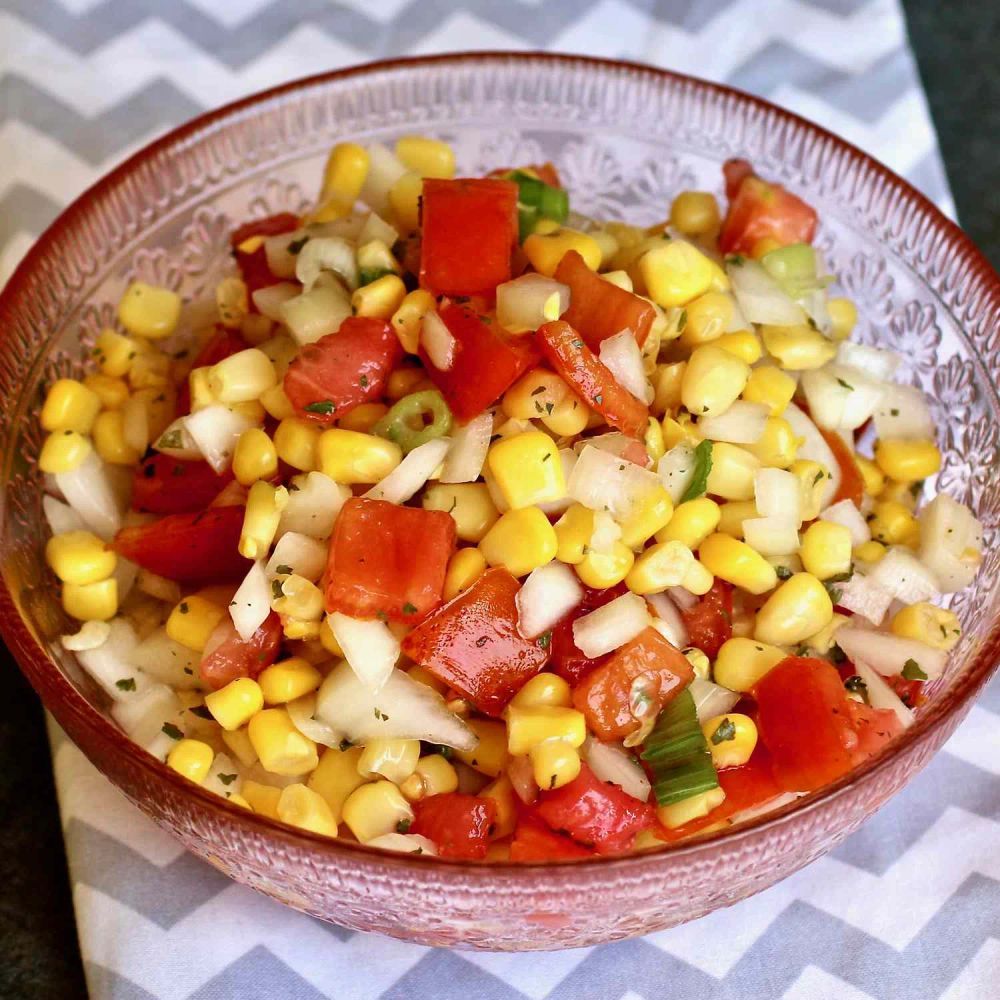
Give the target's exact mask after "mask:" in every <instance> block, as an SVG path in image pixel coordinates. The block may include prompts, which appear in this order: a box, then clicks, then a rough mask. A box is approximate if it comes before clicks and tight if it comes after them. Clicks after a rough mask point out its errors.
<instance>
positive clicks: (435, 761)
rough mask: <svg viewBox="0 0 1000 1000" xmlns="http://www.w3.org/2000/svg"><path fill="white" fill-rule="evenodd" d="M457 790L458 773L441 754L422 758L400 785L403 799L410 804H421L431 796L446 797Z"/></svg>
mask: <svg viewBox="0 0 1000 1000" xmlns="http://www.w3.org/2000/svg"><path fill="white" fill-rule="evenodd" d="M418 747H419V744H418ZM457 788H458V772H457V771H456V770H455V768H454V767H452V765H451V762H450V761H448V760H447V759H446V758H445V757H443V756H442V755H441V754H439V753H432V754H428V755H427V756H426V757H421V758H420V760H418V761H417V765H416V767H415V768H414V769H413V773H412V774H411V775H410V776H409V777H408V778H406V779H405V780H403V781H402V782H400V783H399V790H400V791H401V792H402V793H403V797H404V798H405V799H407V800H408V801H410V802H419V801H420V799H426V798H429V797H430V796H431V795H446V794H447V793H448V792H454V791H455V790H456V789H457Z"/></svg>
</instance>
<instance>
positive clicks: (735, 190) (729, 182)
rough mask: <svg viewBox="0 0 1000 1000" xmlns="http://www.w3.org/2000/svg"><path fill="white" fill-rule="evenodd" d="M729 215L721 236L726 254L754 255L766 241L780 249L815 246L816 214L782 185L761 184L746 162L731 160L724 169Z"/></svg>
mask: <svg viewBox="0 0 1000 1000" xmlns="http://www.w3.org/2000/svg"><path fill="white" fill-rule="evenodd" d="M722 169H723V173H724V175H725V178H726V195H727V196H728V198H729V211H728V212H727V213H726V218H725V220H724V221H723V223H722V231H721V232H720V233H719V249H720V250H721V251H722V253H723V254H730V253H742V254H748V255H752V254H753V253H754V249H755V247H757V245H758V244H759V243H760V242H761V240H764V239H773V240H776V241H777V242H778V243H779V244H780V245H781V246H789V245H790V244H792V243H812V240H813V236H815V234H816V211H815V209H813V208H812V207H811V206H809V205H807V204H806V203H805V202H804V201H803V200H802V199H801V198H799V197H797V196H796V195H794V194H792V193H791V192H790V191H786V190H785V189H784V188H783V187H782V186H781V185H780V184H771V183H768V182H767V181H764V180H761V178H759V177H758V176H757V175H756V174H755V173H754V172H753V167H752V166H751V165H750V164H749V163H747V161H746V160H729V161H728V162H727V163H726V164H725V166H724V167H723V168H722Z"/></svg>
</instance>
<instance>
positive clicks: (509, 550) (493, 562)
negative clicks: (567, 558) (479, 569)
mask: <svg viewBox="0 0 1000 1000" xmlns="http://www.w3.org/2000/svg"><path fill="white" fill-rule="evenodd" d="M555 461H557V462H558V461H559V459H558V457H557V458H556V459H555ZM558 547H559V542H558V539H557V538H556V532H555V529H554V528H553V527H552V525H551V524H549V519H548V518H547V517H546V516H545V515H544V514H543V513H542V512H541V511H540V510H539V509H538V508H537V507H522V508H520V509H519V510H509V511H507V512H506V513H504V514H501V515H500V518H499V520H498V521H497V523H496V524H494V525H493V527H492V528H490V530H489V531H487V532H486V534H485V535H484V536H483V540H482V541H481V542H480V543H479V551H480V552H482V554H483V557H484V558H485V559H486V562H487V563H489V565H490V566H503V567H504V568H505V569H507V570H508V571H509V572H510V573H513V574H514V576H527V575H528V574H529V573H530V572H531V571H532V570H533V569H537V568H538V567H539V566H544V565H545V564H546V563H547V562H551V561H552V560H553V559H554V558H555V555H556V550H557V549H558Z"/></svg>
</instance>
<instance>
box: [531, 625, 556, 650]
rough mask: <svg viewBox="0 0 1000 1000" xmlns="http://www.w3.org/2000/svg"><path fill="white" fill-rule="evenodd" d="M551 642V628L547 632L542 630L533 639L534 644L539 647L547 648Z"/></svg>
mask: <svg viewBox="0 0 1000 1000" xmlns="http://www.w3.org/2000/svg"><path fill="white" fill-rule="evenodd" d="M551 644H552V630H551V629H550V630H549V631H548V632H543V633H542V634H541V635H540V636H539V637H538V638H537V639H536V640H535V645H536V646H537V647H538V648H539V649H548V648H549V646H550V645H551Z"/></svg>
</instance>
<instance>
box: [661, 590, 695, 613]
mask: <svg viewBox="0 0 1000 1000" xmlns="http://www.w3.org/2000/svg"><path fill="white" fill-rule="evenodd" d="M666 594H667V596H668V597H669V598H670V600H672V601H673V602H674V604H676V605H677V607H679V608H680V609H681V610H682V611H687V610H688V609H689V608H693V607H694V606H695V605H696V604H697V603H698V597H697V595H695V594H692V593H691V591H690V590H685V589H684V587H668V588H667V590H666Z"/></svg>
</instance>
